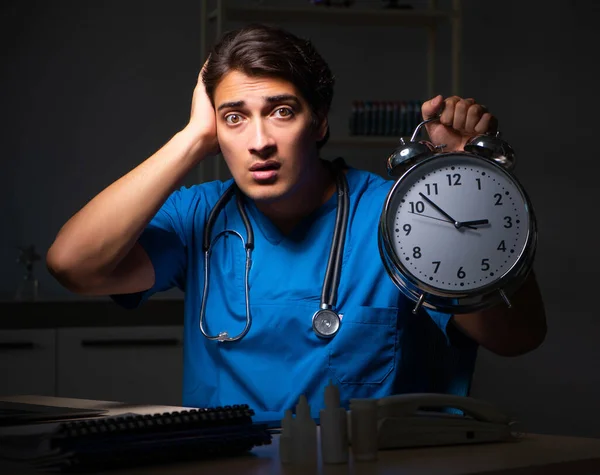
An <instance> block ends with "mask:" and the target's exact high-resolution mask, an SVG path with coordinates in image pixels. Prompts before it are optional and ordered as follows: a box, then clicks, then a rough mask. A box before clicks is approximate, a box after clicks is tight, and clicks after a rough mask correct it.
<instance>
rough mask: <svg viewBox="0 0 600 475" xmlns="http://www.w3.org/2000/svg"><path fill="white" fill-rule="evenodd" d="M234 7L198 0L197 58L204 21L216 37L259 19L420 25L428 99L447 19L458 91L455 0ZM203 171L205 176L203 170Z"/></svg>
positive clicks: (349, 143) (360, 143) (344, 142)
mask: <svg viewBox="0 0 600 475" xmlns="http://www.w3.org/2000/svg"><path fill="white" fill-rule="evenodd" d="M248 3H249V2H246V4H245V5H235V4H232V3H231V1H227V0H213V1H209V0H201V13H200V15H201V21H202V25H201V38H200V50H201V57H202V58H203V59H204V58H206V57H207V55H208V52H209V48H210V46H209V34H208V30H209V25H211V26H212V30H213V32H214V34H213V38H219V37H220V36H221V35H222V33H223V32H224V27H225V25H226V24H227V22H230V21H235V22H243V23H252V22H265V23H276V24H284V23H286V22H295V23H302V22H304V23H317V24H329V25H356V26H357V27H359V26H398V27H403V28H424V29H426V30H427V43H428V44H427V66H426V68H427V94H428V97H432V96H433V95H434V91H435V74H436V70H435V52H436V43H437V29H438V26H439V25H440V23H441V22H444V21H448V22H449V23H450V30H451V33H450V35H451V38H450V42H451V75H452V77H451V88H452V94H454V95H460V56H461V41H460V39H461V28H462V22H461V19H462V13H461V1H460V0H452V3H451V8H449V9H439V8H438V5H437V1H436V0H429V1H428V2H427V7H425V8H420V9H384V8H365V7H360V6H350V7H327V6H316V5H308V6H298V7H296V6H275V5H273V6H269V5H248ZM398 142H399V138H398V137H387V136H346V137H343V136H331V137H330V139H329V142H328V145H327V146H328V147H331V146H337V147H353V148H354V147H364V148H373V147H387V148H393V147H395V146H396V145H397V144H398ZM201 175H203V174H202V173H201ZM204 175H206V174H204ZM213 175H214V176H215V177H219V164H218V163H215V164H214V171H213Z"/></svg>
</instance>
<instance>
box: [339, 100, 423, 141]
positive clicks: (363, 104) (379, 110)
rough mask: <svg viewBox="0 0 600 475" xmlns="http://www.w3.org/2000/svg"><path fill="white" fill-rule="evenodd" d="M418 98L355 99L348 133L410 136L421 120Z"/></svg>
mask: <svg viewBox="0 0 600 475" xmlns="http://www.w3.org/2000/svg"><path fill="white" fill-rule="evenodd" d="M422 104H423V102H422V101H420V100H406V101H399V100H392V101H377V100H355V101H353V102H352V108H351V111H350V119H349V133H350V135H379V136H393V137H407V136H411V135H412V133H413V131H414V130H415V128H416V127H417V125H419V123H420V122H421V121H422V118H421V117H422V116H421V106H422Z"/></svg>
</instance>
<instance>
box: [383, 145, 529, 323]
mask: <svg viewBox="0 0 600 475" xmlns="http://www.w3.org/2000/svg"><path fill="white" fill-rule="evenodd" d="M455 155H458V156H460V157H465V156H468V157H471V158H475V159H477V160H483V161H485V162H487V163H488V164H490V165H491V166H493V167H496V168H497V169H499V170H500V171H501V172H502V173H504V174H505V175H506V176H507V177H508V178H509V179H510V180H511V181H512V182H513V183H514V184H515V186H516V188H517V189H518V191H519V192H520V193H521V195H522V196H523V199H524V202H525V206H526V209H527V210H528V213H529V228H528V230H527V238H526V241H525V244H524V246H523V250H522V252H521V253H520V255H519V257H518V258H517V260H516V261H515V263H514V264H513V265H512V266H511V268H510V269H508V270H507V271H506V272H505V273H504V274H503V275H502V276H501V277H499V278H498V279H496V280H495V281H494V282H492V283H490V284H487V285H485V286H482V287H479V288H477V289H474V290H472V291H460V290H459V291H451V290H448V291H443V290H440V289H438V288H435V287H432V286H430V285H428V284H427V283H425V282H423V281H420V280H418V279H416V278H415V277H414V276H413V275H412V273H411V272H410V271H409V270H408V269H407V268H406V266H405V265H404V264H403V263H402V261H401V260H400V259H398V258H397V256H396V253H395V251H394V248H393V242H392V240H393V236H392V233H391V229H390V227H389V226H388V214H389V212H390V207H391V203H392V201H393V199H394V198H395V196H396V190H397V188H398V187H399V184H400V183H401V181H402V180H403V179H405V178H406V177H407V176H408V175H409V174H412V173H413V171H414V170H415V169H416V168H420V167H422V166H423V165H425V164H426V163H428V162H429V161H431V160H437V159H439V158H441V157H448V156H455ZM378 235H379V236H378V246H379V253H380V256H381V259H382V262H383V264H384V267H385V268H386V271H387V273H388V275H389V276H390V278H391V279H392V281H393V282H394V284H395V285H396V286H397V287H398V288H399V289H400V290H401V291H402V292H403V293H404V294H405V295H406V296H407V297H408V298H409V299H410V300H412V301H414V302H418V301H419V299H420V298H421V296H423V297H424V298H423V302H422V305H423V306H424V307H426V308H430V309H432V310H436V311H442V312H452V313H468V312H472V311H475V310H481V309H483V308H486V307H490V306H492V305H495V304H497V303H499V302H501V301H503V296H502V294H501V292H500V290H502V291H503V292H504V294H505V295H506V296H509V295H511V294H512V293H514V291H515V290H516V289H517V288H518V287H519V286H520V285H521V284H522V283H523V282H524V280H525V279H526V278H527V275H528V274H529V272H530V271H531V268H532V265H533V260H534V257H535V251H536V248H537V222H536V217H535V213H534V210H533V206H532V203H531V200H530V198H529V196H528V194H527V192H526V191H525V189H524V188H523V186H522V185H521V183H520V181H519V180H518V179H517V177H516V176H515V175H514V174H512V173H510V172H509V171H507V170H506V169H505V168H504V167H502V166H501V165H499V164H498V163H496V162H495V161H493V160H491V159H488V158H485V157H482V156H480V155H477V154H474V153H470V152H445V153H439V154H435V155H433V156H430V157H427V158H425V159H422V160H420V161H419V162H417V163H414V164H412V165H411V166H410V167H409V168H407V169H406V170H404V172H403V173H402V175H401V176H400V177H399V178H398V179H397V180H396V182H395V183H394V185H393V186H392V188H391V190H390V191H389V192H388V195H387V197H386V200H385V204H384V207H383V210H382V212H381V215H380V219H379V227H378Z"/></svg>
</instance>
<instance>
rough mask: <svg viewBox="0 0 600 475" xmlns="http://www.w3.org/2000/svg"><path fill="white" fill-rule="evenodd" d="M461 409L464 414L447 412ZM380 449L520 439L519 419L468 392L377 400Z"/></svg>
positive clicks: (419, 394)
mask: <svg viewBox="0 0 600 475" xmlns="http://www.w3.org/2000/svg"><path fill="white" fill-rule="evenodd" d="M443 409H459V410H460V411H462V414H453V413H449V412H444V411H443ZM377 422H378V424H377V427H378V429H377V437H378V446H379V448H380V449H392V448H402V447H422V446H432V445H453V444H472V443H479V442H495V441H509V440H516V439H519V438H520V437H521V436H522V434H521V433H520V432H519V431H518V430H517V427H516V426H517V424H518V423H517V421H514V420H512V419H510V418H509V417H508V416H506V415H504V414H502V413H501V412H500V411H499V410H498V409H497V408H496V407H495V406H494V405H493V404H491V403H488V402H485V401H482V400H479V399H475V398H472V397H468V396H454V395H449V394H437V393H411V394H398V395H393V396H386V397H383V398H380V399H379V400H378V407H377Z"/></svg>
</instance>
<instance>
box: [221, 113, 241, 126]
mask: <svg viewBox="0 0 600 475" xmlns="http://www.w3.org/2000/svg"><path fill="white" fill-rule="evenodd" d="M241 121H242V118H241V117H240V115H239V114H228V115H226V116H225V122H227V123H228V124H231V125H235V124H239V123H240V122H241Z"/></svg>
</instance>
